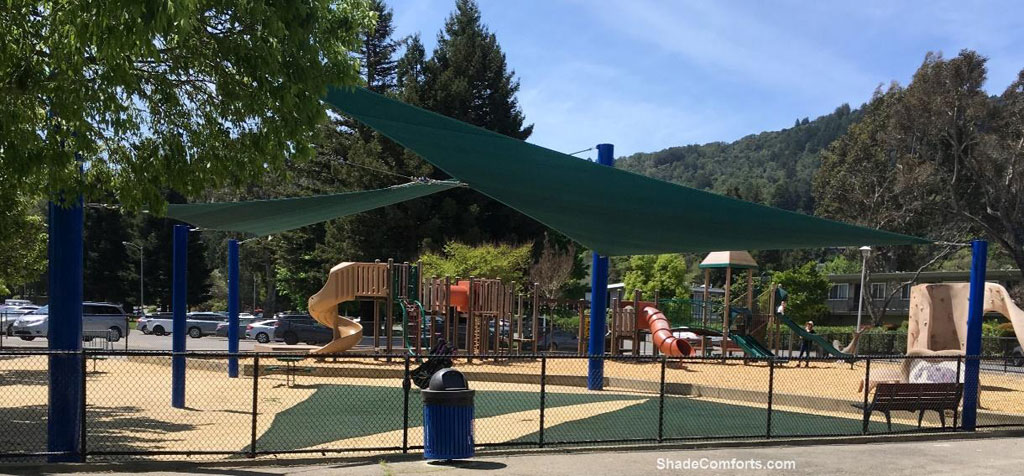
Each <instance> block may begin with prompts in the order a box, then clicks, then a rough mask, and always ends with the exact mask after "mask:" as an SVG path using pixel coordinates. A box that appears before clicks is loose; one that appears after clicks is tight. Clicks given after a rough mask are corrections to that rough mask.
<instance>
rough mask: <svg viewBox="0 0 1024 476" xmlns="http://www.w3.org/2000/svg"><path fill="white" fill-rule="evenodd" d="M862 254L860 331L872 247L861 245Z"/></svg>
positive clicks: (858, 325)
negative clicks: (865, 282)
mask: <svg viewBox="0 0 1024 476" xmlns="http://www.w3.org/2000/svg"><path fill="white" fill-rule="evenodd" d="M860 255H861V256H862V257H863V260H862V261H861V263H860V298H859V299H857V328H856V329H854V332H860V318H861V315H862V313H863V312H864V280H865V279H866V277H867V268H868V258H870V257H871V247H870V246H861V247H860ZM854 353H856V352H854Z"/></svg>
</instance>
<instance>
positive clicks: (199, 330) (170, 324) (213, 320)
mask: <svg viewBox="0 0 1024 476" xmlns="http://www.w3.org/2000/svg"><path fill="white" fill-rule="evenodd" d="M160 314H161V316H159V317H156V316H154V317H153V318H151V319H149V320H148V322H147V326H148V327H149V329H150V332H152V333H153V334H156V335H158V336H161V335H168V334H170V333H171V331H172V329H174V313H170V312H167V313H160ZM164 314H166V317H165V316H164ZM221 322H224V316H221V315H220V314H217V313H215V312H190V313H188V314H186V315H185V332H186V333H187V334H188V336H189V337H191V338H193V339H198V338H200V337H203V336H208V335H213V334H214V333H216V332H217V324H219V323H221Z"/></svg>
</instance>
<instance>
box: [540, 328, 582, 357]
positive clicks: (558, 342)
mask: <svg viewBox="0 0 1024 476" xmlns="http://www.w3.org/2000/svg"><path fill="white" fill-rule="evenodd" d="M579 342H580V339H579V336H578V335H576V333H575V332H569V331H565V330H562V329H555V330H554V331H552V332H549V333H544V334H541V337H540V340H538V341H537V348H539V349H542V350H550V351H562V352H576V351H577V349H579Z"/></svg>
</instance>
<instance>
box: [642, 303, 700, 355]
mask: <svg viewBox="0 0 1024 476" xmlns="http://www.w3.org/2000/svg"><path fill="white" fill-rule="evenodd" d="M641 306H642V307H643V309H644V311H643V312H641V313H640V315H639V316H638V317H637V321H636V326H637V328H640V329H650V331H651V340H652V341H653V342H654V346H655V347H657V348H658V351H659V352H661V353H663V354H665V355H668V356H672V357H687V356H689V355H691V354H693V348H692V347H690V343H689V342H686V341H685V340H683V339H680V338H678V337H676V336H674V335H672V329H671V327H672V326H671V325H670V324H669V322H668V319H667V318H666V317H665V314H662V312H661V311H659V310H658V309H657V308H655V307H654V306H650V305H648V304H647V303H643V302H641Z"/></svg>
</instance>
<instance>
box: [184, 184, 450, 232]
mask: <svg viewBox="0 0 1024 476" xmlns="http://www.w3.org/2000/svg"><path fill="white" fill-rule="evenodd" d="M460 185H461V184H459V183H458V182H451V181H430V182H413V183H408V184H404V185H396V186H394V187H389V188H383V189H380V190H368V191H362V192H348V193H337V194H333V195H319V196H315V197H300V198H283V199H277V200H255V201H250V202H221V203H189V204H172V205H169V206H168V207H167V216H168V217H171V218H174V219H177V220H181V221H183V222H186V223H190V224H192V225H196V226H199V227H201V228H207V229H211V230H223V231H237V232H243V233H252V234H255V235H258V236H262V235H269V234H271V233H279V232H282V231H286V230H291V229H293V228H299V227H303V226H306V225H312V224H314V223H319V222H322V221H327V220H330V219H332V218H338V217H343V216H346V215H352V214H355V213H360V212H365V211H367V210H372V209H374V208H379V207H383V206H387V205H391V204H395V203H399V202H404V201H406V200H411V199H414V198H419V197H422V196H425V195H430V194H432V193H437V192H440V191H443V190H448V189H450V188H453V187H458V186H460Z"/></svg>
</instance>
